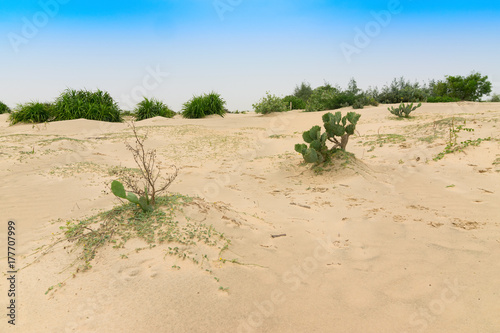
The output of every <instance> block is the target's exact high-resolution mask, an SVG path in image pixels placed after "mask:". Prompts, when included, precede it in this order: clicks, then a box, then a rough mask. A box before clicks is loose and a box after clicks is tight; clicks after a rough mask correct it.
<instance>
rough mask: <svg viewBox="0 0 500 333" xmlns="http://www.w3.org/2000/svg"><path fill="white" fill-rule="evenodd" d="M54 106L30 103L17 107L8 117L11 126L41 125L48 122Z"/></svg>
mask: <svg viewBox="0 0 500 333" xmlns="http://www.w3.org/2000/svg"><path fill="white" fill-rule="evenodd" d="M53 109H54V106H53V105H52V104H50V103H39V102H30V103H26V104H22V105H18V107H17V108H16V109H15V110H14V112H12V113H11V114H10V115H9V120H10V122H11V124H12V125H13V124H16V123H43V122H46V121H50V120H51V118H52V116H53Z"/></svg>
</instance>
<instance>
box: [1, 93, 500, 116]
mask: <svg viewBox="0 0 500 333" xmlns="http://www.w3.org/2000/svg"><path fill="white" fill-rule="evenodd" d="M490 102H495V103H497V102H500V95H499V94H493V96H491V99H490ZM0 113H1V112H0Z"/></svg>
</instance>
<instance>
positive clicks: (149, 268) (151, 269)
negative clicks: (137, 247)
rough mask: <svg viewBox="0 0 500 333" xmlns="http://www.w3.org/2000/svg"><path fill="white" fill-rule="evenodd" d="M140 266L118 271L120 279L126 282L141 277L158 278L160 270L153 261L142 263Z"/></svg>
mask: <svg viewBox="0 0 500 333" xmlns="http://www.w3.org/2000/svg"><path fill="white" fill-rule="evenodd" d="M138 266H139V267H137V266H134V267H124V268H121V269H120V270H119V271H118V273H119V275H120V278H121V279H122V280H124V281H131V280H133V279H135V278H136V277H137V276H139V275H145V276H149V277H150V278H155V277H156V276H158V268H157V267H156V265H155V263H154V261H153V260H144V261H141V262H140V263H139V265H138Z"/></svg>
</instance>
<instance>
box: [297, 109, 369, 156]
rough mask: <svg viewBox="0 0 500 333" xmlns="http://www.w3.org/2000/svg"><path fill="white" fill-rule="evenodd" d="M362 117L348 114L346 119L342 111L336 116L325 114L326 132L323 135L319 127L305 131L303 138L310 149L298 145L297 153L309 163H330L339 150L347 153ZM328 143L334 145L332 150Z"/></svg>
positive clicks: (304, 145)
mask: <svg viewBox="0 0 500 333" xmlns="http://www.w3.org/2000/svg"><path fill="white" fill-rule="evenodd" d="M360 117H361V115H360V114H358V113H356V112H348V113H347V115H345V116H344V117H342V113H341V112H340V111H339V112H336V113H335V115H333V114H332V113H330V112H328V113H326V114H324V115H323V117H322V119H323V126H324V127H325V132H324V133H321V128H320V127H319V126H313V127H312V128H311V129H310V130H309V131H305V132H304V133H303V134H302V138H303V139H304V141H305V142H306V143H308V144H309V147H308V146H307V145H306V144H303V143H302V144H300V143H298V144H296V145H295V151H296V152H298V153H301V154H302V156H303V157H304V160H305V161H306V162H307V163H323V162H328V161H329V160H330V159H331V156H332V155H333V154H334V153H335V152H336V151H337V150H339V149H340V150H343V151H345V148H346V146H347V143H348V141H349V136H350V135H352V134H354V131H355V130H356V124H357V123H358V120H359V118H360ZM347 122H349V124H347ZM337 137H338V138H337ZM327 141H329V142H333V143H334V145H333V147H332V148H328V146H327V144H326V143H327Z"/></svg>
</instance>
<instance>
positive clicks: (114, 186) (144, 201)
mask: <svg viewBox="0 0 500 333" xmlns="http://www.w3.org/2000/svg"><path fill="white" fill-rule="evenodd" d="M111 191H112V192H113V194H114V195H116V196H117V197H119V198H122V199H127V200H128V201H130V202H132V203H135V204H136V205H138V206H139V207H141V209H142V210H143V211H144V212H151V211H153V206H152V205H150V203H149V197H148V192H147V189H145V193H146V194H145V195H144V196H141V197H140V198H137V195H135V194H134V193H132V192H129V193H127V192H126V191H125V188H124V187H123V184H122V183H120V182H119V181H117V180H113V182H112V183H111Z"/></svg>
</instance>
